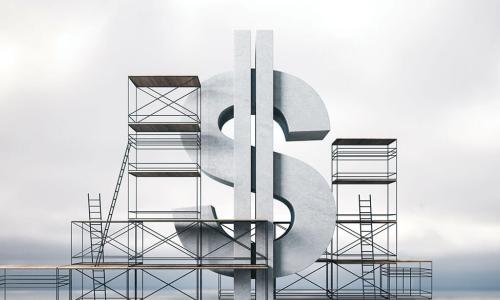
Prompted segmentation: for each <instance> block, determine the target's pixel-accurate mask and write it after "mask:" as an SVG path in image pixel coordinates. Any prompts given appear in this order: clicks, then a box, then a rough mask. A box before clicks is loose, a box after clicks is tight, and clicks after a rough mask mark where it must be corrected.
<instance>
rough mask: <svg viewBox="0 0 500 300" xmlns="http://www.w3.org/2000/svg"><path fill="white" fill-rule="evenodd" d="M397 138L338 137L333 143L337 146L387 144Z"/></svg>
mask: <svg viewBox="0 0 500 300" xmlns="http://www.w3.org/2000/svg"><path fill="white" fill-rule="evenodd" d="M395 141H396V139H336V140H335V141H333V143H332V145H335V146H387V145H390V144H392V143H394V142H395Z"/></svg>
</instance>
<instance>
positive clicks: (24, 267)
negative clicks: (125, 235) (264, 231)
mask: <svg viewBox="0 0 500 300" xmlns="http://www.w3.org/2000/svg"><path fill="white" fill-rule="evenodd" d="M267 268H268V266H267V265H266V264H136V265H128V264H119V263H103V264H99V265H97V266H96V265H95V264H88V263H87V264H69V265H67V264H66V265H65V264H60V265H58V264H3V265H2V264H0V269H7V270H49V269H59V270H92V269H99V270H103V269H104V270H126V269H128V270H138V269H144V270H146V269H148V270H201V269H203V270H263V269H267Z"/></svg>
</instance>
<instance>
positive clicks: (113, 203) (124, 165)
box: [95, 141, 132, 265]
mask: <svg viewBox="0 0 500 300" xmlns="http://www.w3.org/2000/svg"><path fill="white" fill-rule="evenodd" d="M131 144H132V143H131V142H130V141H127V147H126V148H125V154H124V155H123V160H122V165H121V167H120V173H119V174H118V179H117V181H116V186H115V191H114V193H113V199H112V200H111V205H110V207H109V212H108V217H107V218H106V223H105V225H104V231H103V234H102V240H101V246H100V247H99V252H98V253H97V258H96V260H95V264H96V265H98V264H99V263H100V262H101V260H102V257H103V252H104V245H105V244H106V238H107V236H108V232H109V227H110V225H111V220H112V219H113V213H114V211H115V206H116V200H118V193H119V192H120V186H121V184H122V180H123V175H124V174H125V169H126V168H127V162H128V157H129V153H130V147H131Z"/></svg>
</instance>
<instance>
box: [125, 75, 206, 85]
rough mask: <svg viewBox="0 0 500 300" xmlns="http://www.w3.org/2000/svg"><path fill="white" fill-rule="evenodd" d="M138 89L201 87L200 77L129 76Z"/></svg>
mask: <svg viewBox="0 0 500 300" xmlns="http://www.w3.org/2000/svg"><path fill="white" fill-rule="evenodd" d="M129 79H130V81H132V83H133V84H134V85H135V86H136V87H200V86H201V85H200V80H199V79H198V76H129Z"/></svg>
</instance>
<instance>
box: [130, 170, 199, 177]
mask: <svg viewBox="0 0 500 300" xmlns="http://www.w3.org/2000/svg"><path fill="white" fill-rule="evenodd" d="M128 173H129V174H130V175H132V176H135V177H200V172H197V171H176V170H161V171H156V170H155V171H149V170H148V171H129V172H128Z"/></svg>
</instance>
